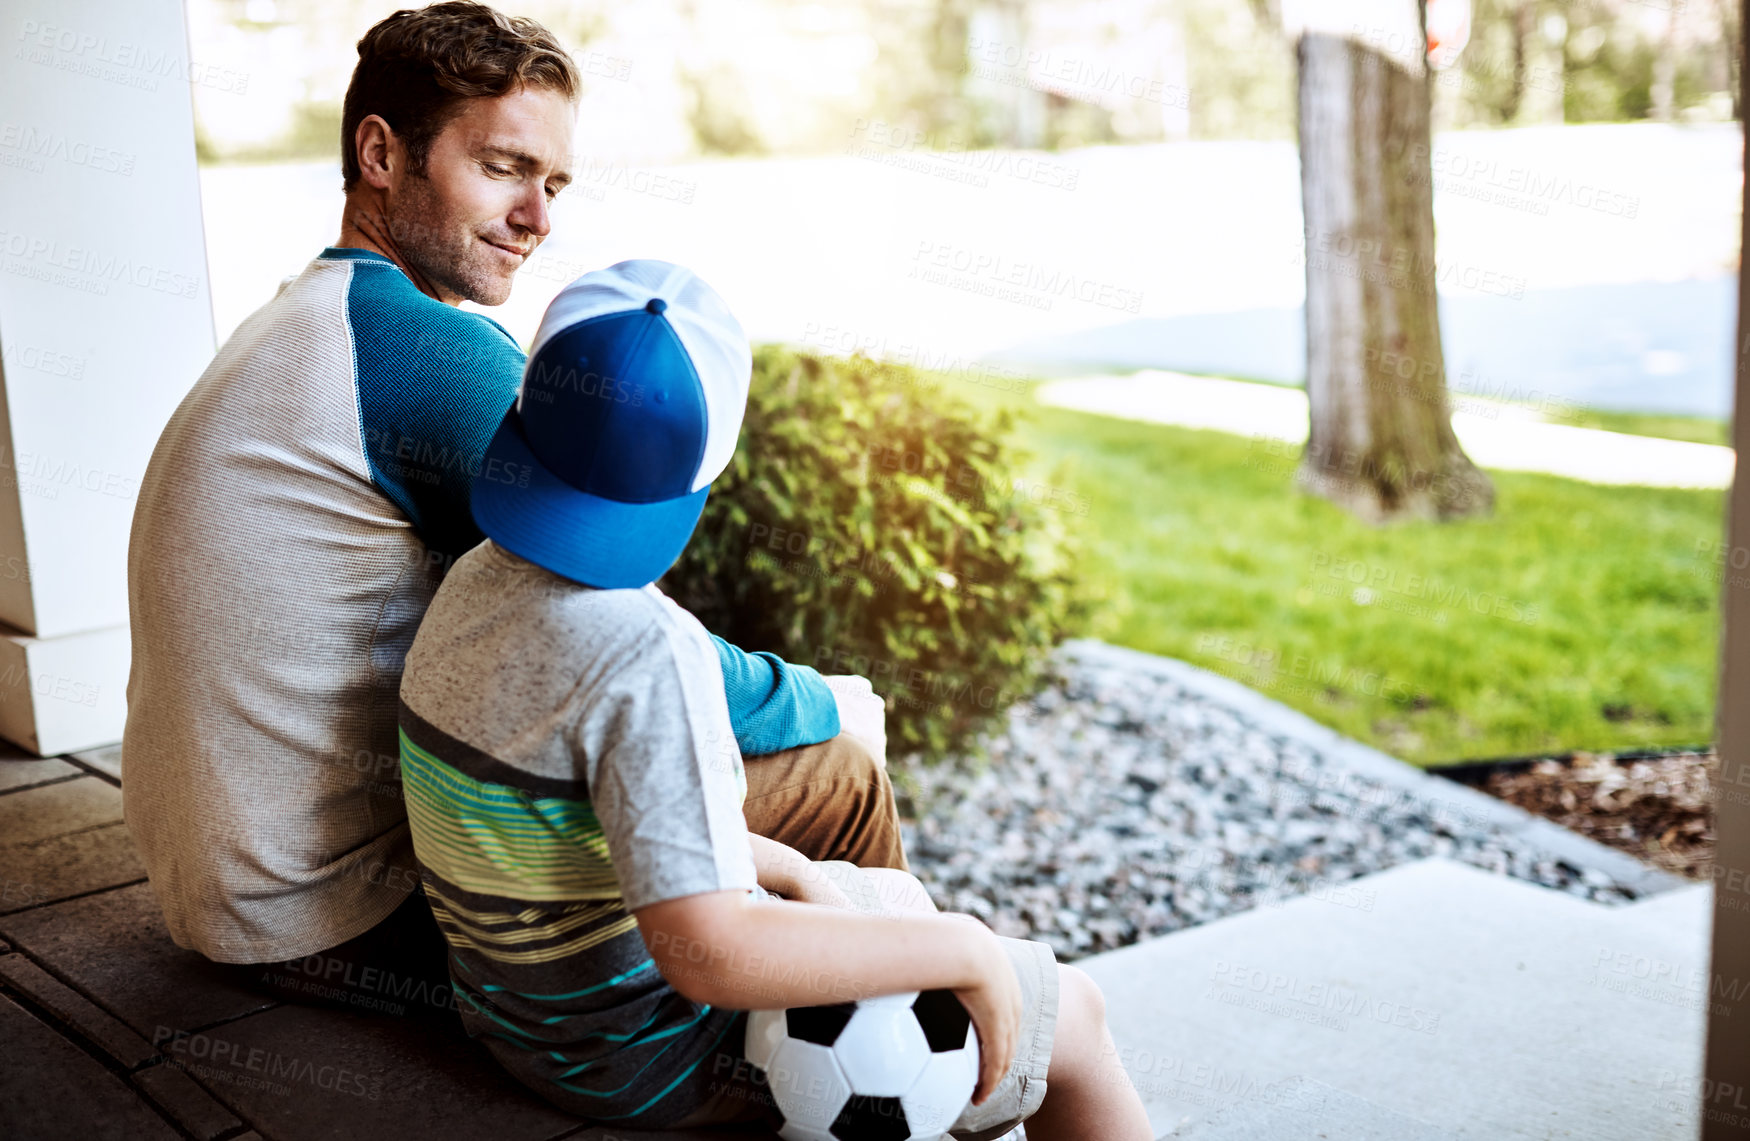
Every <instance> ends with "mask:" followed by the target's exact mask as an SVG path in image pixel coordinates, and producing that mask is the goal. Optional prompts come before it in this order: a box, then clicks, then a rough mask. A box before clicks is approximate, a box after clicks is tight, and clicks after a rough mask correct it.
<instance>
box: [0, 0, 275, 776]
mask: <svg viewBox="0 0 1750 1141" xmlns="http://www.w3.org/2000/svg"><path fill="white" fill-rule="evenodd" d="M0 50H3V51H4V63H3V64H0V378H3V381H0V622H4V623H5V624H6V626H7V627H10V629H4V628H0V736H4V737H5V738H7V739H9V740H11V741H14V742H16V743H18V744H19V745H22V746H24V747H25V748H27V749H30V750H32V751H34V752H38V753H41V754H44V755H49V754H54V753H62V752H67V751H70V750H73V749H81V748H87V747H90V746H93V745H100V744H106V743H108V742H111V741H116V740H119V739H120V738H121V731H122V722H123V719H124V717H125V714H126V700H125V687H126V684H127V670H128V627H127V544H128V528H129V524H130V521H131V519H132V515H133V507H134V498H135V495H136V493H137V492H138V490H139V486H140V477H141V476H142V474H144V472H145V469H146V461H147V460H148V459H149V458H150V456H151V452H152V446H153V444H154V443H155V442H156V441H157V438H158V433H159V432H160V431H161V430H162V428H163V426H164V423H165V421H166V420H167V419H168V418H169V416H170V413H171V412H172V410H174V408H175V407H176V404H177V402H178V401H179V400H180V399H181V398H182V395H183V393H185V392H187V391H188V389H189V387H190V386H191V385H192V384H193V383H194V381H195V379H196V377H198V376H199V375H200V373H201V370H202V369H204V368H205V367H206V365H207V362H208V361H209V360H211V358H212V355H213V350H214V340H213V316H212V300H211V297H210V295H209V293H208V282H207V259H206V245H205V239H204V236H203V233H202V228H201V208H200V183H199V178H198V174H197V170H196V165H195V151H194V115H193V100H192V96H191V91H190V83H191V82H231V83H236V82H238V81H239V78H240V77H238V76H237V75H236V74H235V73H232V72H227V71H226V70H225V69H224V68H223V67H220V66H216V65H215V64H213V63H210V62H206V61H199V60H192V61H191V60H190V59H189V54H188V34H187V27H186V24H185V21H184V14H183V9H182V4H181V0H0ZM242 81H243V82H246V78H243V79H242Z"/></svg>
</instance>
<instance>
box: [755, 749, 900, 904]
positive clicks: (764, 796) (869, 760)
mask: <svg viewBox="0 0 1750 1141" xmlns="http://www.w3.org/2000/svg"><path fill="white" fill-rule="evenodd" d="M742 769H743V771H744V772H745V773H746V775H747V800H746V801H745V802H744V803H743V804H742V814H743V815H744V816H746V817H747V827H748V831H750V832H753V833H755V834H757V835H760V836H764V837H766V838H767V839H769V840H776V841H778V842H779V843H780V844H788V845H790V847H792V848H795V849H796V850H797V851H798V852H801V853H802V854H803V855H804V856H807V857H808V858H809V859H811V860H844V861H846V862H847V863H852V864H856V865H857V866H858V867H863V868H899V869H900V870H901V871H909V870H910V866H909V865H908V864H907V863H906V859H905V848H904V846H903V845H902V844H901V843H900V838H899V808H898V806H897V805H896V804H895V803H894V799H893V782H892V781H891V780H890V779H888V776H887V770H886V769H885V768H883V767H882V766H881V765H880V764H879V763H878V762H877V761H876V759H875V758H874V757H873V756H872V755H871V754H870V752H869V750H868V749H866V748H864V747H863V745H862V744H860V743H859V742H858V741H857V740H856V739H855V738H852V737H849V736H846V735H845V734H843V733H841V734H839V735H838V736H837V737H834V738H833V739H832V740H830V741H823V742H821V743H820V744H818V745H804V746H802V747H801V748H797V749H785V750H784V751H783V752H781V753H770V754H767V755H765V756H759V757H744V758H743V759H742Z"/></svg>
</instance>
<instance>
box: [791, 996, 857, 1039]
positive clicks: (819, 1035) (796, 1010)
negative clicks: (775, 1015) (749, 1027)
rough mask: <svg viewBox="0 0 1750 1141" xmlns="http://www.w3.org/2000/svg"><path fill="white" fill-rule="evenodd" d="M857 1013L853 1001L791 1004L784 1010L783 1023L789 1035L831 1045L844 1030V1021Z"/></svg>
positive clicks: (847, 1020)
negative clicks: (823, 1003)
mask: <svg viewBox="0 0 1750 1141" xmlns="http://www.w3.org/2000/svg"><path fill="white" fill-rule="evenodd" d="M855 1013H857V1004H856V1003H854V1002H835V1003H832V1004H830V1005H827V1006H793V1007H791V1008H790V1009H789V1010H786V1011H785V1012H784V1025H785V1028H786V1029H788V1030H789V1032H790V1037H792V1038H795V1039H798V1040H800V1041H803V1042H813V1043H814V1044H815V1045H817V1046H831V1045H832V1044H833V1043H834V1042H837V1041H838V1040H839V1035H840V1034H842V1033H843V1032H844V1029H845V1023H847V1022H849V1021H850V1020H851V1015H853V1014H855Z"/></svg>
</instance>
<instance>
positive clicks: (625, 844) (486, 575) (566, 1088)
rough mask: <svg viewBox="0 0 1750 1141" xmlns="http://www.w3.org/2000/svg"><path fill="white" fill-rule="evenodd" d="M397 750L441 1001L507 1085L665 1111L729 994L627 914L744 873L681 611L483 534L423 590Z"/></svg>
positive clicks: (589, 1113) (723, 725) (734, 780)
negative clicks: (446, 999) (439, 582)
mask: <svg viewBox="0 0 1750 1141" xmlns="http://www.w3.org/2000/svg"><path fill="white" fill-rule="evenodd" d="M401 772H402V782H403V785H404V788H405V790H406V797H407V815H408V821H409V823H410V825H411V828H412V835H413V850H414V854H415V856H416V857H417V859H418V863H419V871H420V877H421V879H422V881H423V882H424V885H425V892H426V897H427V898H428V899H429V900H430V902H431V907H432V911H433V913H434V914H435V915H436V916H437V920H438V925H439V926H440V927H441V928H442V929H443V931H444V935H445V937H446V938H447V939H448V941H449V944H450V950H451V968H450V974H451V977H452V980H453V982H454V984H455V991H456V996H457V999H458V1002H459V1004H460V1007H461V1010H462V1015H463V1020H464V1022H465V1023H466V1024H467V1027H468V1030H469V1032H470V1033H472V1034H474V1035H476V1036H478V1037H481V1038H483V1039H484V1041H485V1042H486V1044H487V1046H488V1047H489V1048H490V1049H491V1051H492V1052H493V1054H494V1055H495V1056H496V1057H497V1058H498V1060H499V1061H500V1062H501V1063H502V1064H503V1065H504V1066H505V1068H506V1069H508V1070H509V1071H510V1072H511V1073H513V1074H514V1075H516V1077H517V1078H519V1079H520V1080H521V1081H522V1082H523V1083H524V1084H526V1085H528V1086H529V1087H530V1088H531V1089H533V1090H535V1091H536V1092H537V1093H540V1094H542V1095H543V1096H545V1097H547V1098H548V1099H549V1100H551V1101H553V1102H554V1103H556V1104H558V1105H559V1106H560V1107H562V1108H564V1109H566V1110H568V1111H570V1112H572V1113H575V1114H578V1115H579V1116H582V1117H585V1118H588V1119H591V1120H595V1121H600V1122H604V1123H618V1124H623V1125H627V1126H632V1127H639V1128H655V1127H661V1126H666V1125H672V1124H674V1123H675V1122H677V1121H679V1120H680V1119H682V1118H684V1117H685V1116H686V1115H687V1114H689V1113H691V1112H692V1111H693V1110H694V1109H696V1108H697V1107H698V1106H699V1104H700V1103H701V1102H702V1101H703V1100H704V1099H705V1097H706V1096H707V1093H708V1091H709V1087H710V1083H711V1082H712V1080H713V1077H716V1078H717V1079H718V1080H721V1075H712V1074H710V1073H709V1072H707V1068H706V1067H705V1066H704V1065H702V1064H701V1062H702V1060H703V1059H704V1058H705V1057H707V1056H708V1055H709V1054H710V1052H711V1050H712V1049H713V1047H715V1046H716V1045H717V1044H718V1043H719V1041H721V1040H722V1039H723V1038H724V1036H725V1035H726V1034H727V1033H728V1032H729V1031H731V1030H732V1029H734V1028H735V1027H736V1025H737V1020H738V1019H740V1018H742V1017H743V1015H742V1013H741V1012H739V1011H733V1010H725V1009H721V1008H714V1007H711V1006H709V1005H705V1004H700V1003H695V1002H693V1001H691V1000H689V999H687V998H684V997H683V996H682V995H681V994H680V993H679V992H677V991H676V990H675V989H674V988H673V987H671V986H670V985H669V984H668V982H667V981H666V979H665V978H664V977H663V975H662V973H661V972H660V971H659V970H658V969H657V967H656V964H655V963H654V962H653V961H652V959H651V957H650V954H649V952H648V950H647V949H646V947H645V945H644V940H643V937H642V936H641V935H640V934H639V932H638V924H637V920H636V919H635V918H634V916H633V914H632V913H633V912H634V911H635V910H637V909H638V908H640V907H644V906H646V905H648V904H652V903H657V902H659V901H661V900H665V899H674V898H677V897H680V896H686V895H696V894H698V893H701V892H715V891H727V890H742V891H758V890H759V888H758V883H757V880H756V877H755V874H754V863H753V854H752V849H751V848H750V846H749V843H748V837H747V823H746V821H745V819H744V818H743V816H742V811H741V805H742V802H743V800H744V799H745V798H746V796H747V781H746V778H745V775H744V773H743V769H742V761H741V753H740V751H739V750H738V749H737V747H736V743H735V737H734V734H733V733H732V732H731V730H730V724H729V710H728V706H727V704H726V701H725V697H724V690H723V680H722V675H721V673H720V672H719V670H718V667H717V659H716V655H715V654H714V653H713V651H712V646H711V640H710V638H709V636H708V635H707V634H706V633H705V630H704V628H703V627H702V626H700V625H699V622H698V620H697V619H695V618H694V617H693V616H692V615H690V614H688V613H687V612H686V611H685V610H683V609H681V608H680V607H679V606H676V605H675V604H674V603H673V602H672V601H670V600H669V599H668V598H666V597H665V596H663V594H662V593H661V592H660V591H658V590H657V589H656V588H655V587H653V586H648V587H644V588H643V589H641V590H596V589H593V588H590V587H586V586H579V585H577V584H575V583H572V582H570V581H569V580H566V579H564V578H561V577H559V576H558V575H555V574H552V573H550V572H548V571H546V570H544V569H542V568H540V567H538V566H536V565H534V564H533V563H530V562H527V561H526V560H524V559H522V558H520V557H518V556H517V555H514V554H512V553H510V552H509V551H506V550H505V549H504V548H502V547H500V546H498V545H497V544H495V543H493V542H491V541H487V542H485V543H483V544H481V545H480V546H479V547H477V548H475V549H474V550H472V551H470V552H469V553H468V554H467V555H465V556H463V557H462V558H461V559H460V560H459V561H458V562H457V563H456V565H455V567H454V569H453V570H451V572H450V574H449V577H448V578H447V579H446V580H445V582H444V584H443V586H442V587H441V588H440V589H439V590H438V592H437V596H436V598H434V599H433V601H432V604H431V608H430V609H429V610H428V611H427V612H426V616H425V621H424V623H423V624H422V625H421V627H420V630H419V635H418V637H416V638H415V639H414V642H413V647H412V649H411V650H410V651H409V652H408V655H407V669H406V673H405V674H404V675H403V677H402V681H401Z"/></svg>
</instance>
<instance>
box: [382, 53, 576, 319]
mask: <svg viewBox="0 0 1750 1141" xmlns="http://www.w3.org/2000/svg"><path fill="white" fill-rule="evenodd" d="M574 113H575V108H574V106H573V104H571V103H570V102H568V101H567V100H566V98H565V96H563V95H561V94H560V93H558V92H556V91H551V90H548V89H545V88H524V89H522V90H520V91H515V92H512V93H510V94H508V95H500V96H497V97H495V98H482V99H469V100H467V101H466V102H465V103H464V104H463V105H462V111H461V113H460V114H459V115H457V116H456V118H455V119H453V120H452V121H451V122H450V124H449V125H448V126H447V127H445V128H444V130H443V132H442V133H441V134H439V135H438V137H437V138H436V139H433V140H432V144H431V150H430V153H429V154H428V156H427V158H426V164H425V173H424V175H423V176H421V175H416V174H407V173H404V174H403V175H402V177H401V178H399V179H398V180H396V183H395V185H394V186H393V187H392V188H391V189H390V190H389V193H388V195H387V202H386V213H387V216H388V218H387V220H388V226H389V234H390V237H392V238H393V239H394V241H395V244H396V246H397V248H398V251H399V252H400V254H401V256H402V257H403V258H405V259H406V261H407V263H408V264H409V265H410V266H411V267H412V268H413V269H415V270H417V271H418V272H419V273H420V274H421V275H423V276H424V278H425V279H426V281H427V282H428V283H430V285H431V286H432V287H433V288H434V289H436V290H437V291H438V293H439V300H441V301H445V302H448V303H450V304H455V303H456V302H458V301H460V300H462V299H466V300H469V301H473V302H475V303H476V304H479V305H502V304H504V303H505V301H506V300H508V299H509V298H510V287H511V279H512V278H513V277H514V276H515V274H516V271H517V270H518V269H520V268H521V267H522V264H523V263H524V262H525V261H527V260H528V258H529V256H530V255H531V254H533V253H534V252H535V247H536V246H538V245H540V244H541V241H542V240H543V239H544V238H546V236H547V233H548V231H549V230H550V229H551V228H552V226H551V219H550V217H549V215H548V206H549V204H550V203H551V202H552V200H553V196H554V195H556V194H558V193H559V191H560V189H561V188H563V187H564V186H565V184H566V183H568V182H570V181H571V131H572V124H573V119H572V116H573V114H574Z"/></svg>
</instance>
